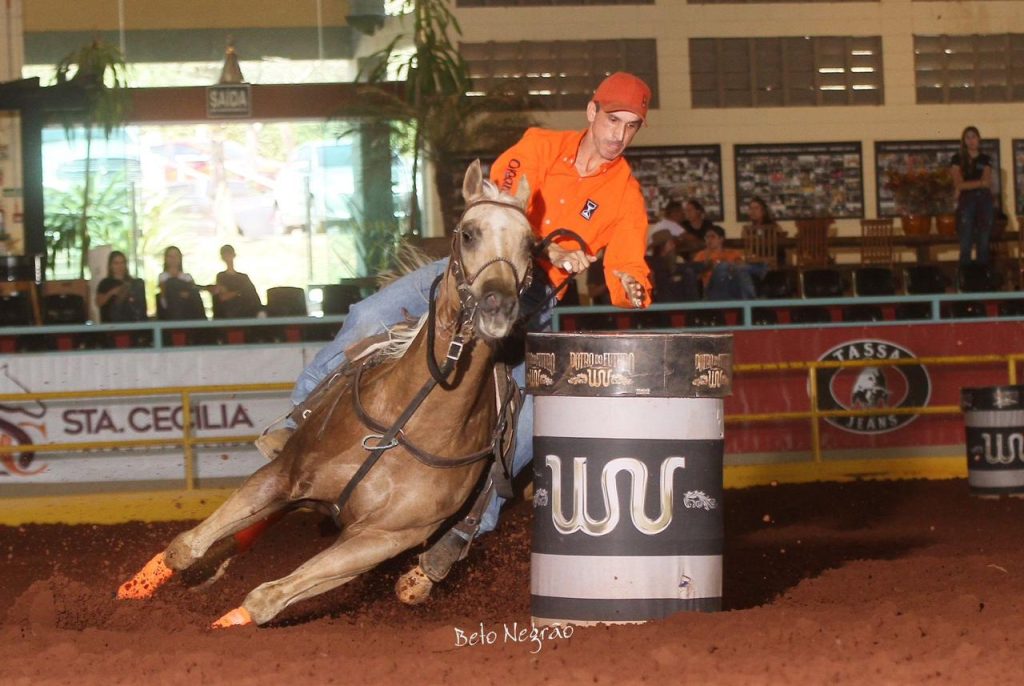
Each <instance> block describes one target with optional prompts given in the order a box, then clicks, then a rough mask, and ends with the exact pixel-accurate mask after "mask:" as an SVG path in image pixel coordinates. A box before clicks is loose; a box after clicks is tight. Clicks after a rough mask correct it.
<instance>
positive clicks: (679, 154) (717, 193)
mask: <svg viewBox="0 0 1024 686" xmlns="http://www.w3.org/2000/svg"><path fill="white" fill-rule="evenodd" d="M626 159H627V160H629V165H630V166H631V167H632V168H633V175H634V176H636V179H637V181H639V182H640V188H641V190H642V192H643V194H644V204H645V205H646V206H647V219H648V221H650V222H651V223H653V222H656V221H658V219H659V218H660V217H661V213H662V210H663V209H664V208H665V205H666V204H668V202H669V201H671V200H678V201H679V202H686V201H687V200H698V201H700V203H701V204H702V205H703V206H704V213H705V214H706V215H707V217H708V219H710V220H711V221H715V222H720V221H722V219H724V217H725V214H724V204H725V203H724V201H723V199H722V148H721V146H718V145H670V146H659V147H636V148H629V149H628V150H626Z"/></svg>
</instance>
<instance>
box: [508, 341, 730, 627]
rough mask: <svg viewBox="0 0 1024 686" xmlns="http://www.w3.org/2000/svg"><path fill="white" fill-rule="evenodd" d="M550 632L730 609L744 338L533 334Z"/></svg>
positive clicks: (542, 576)
mask: <svg viewBox="0 0 1024 686" xmlns="http://www.w3.org/2000/svg"><path fill="white" fill-rule="evenodd" d="M526 379H527V391H528V392H529V393H531V394H533V396H534V403H533V417H534V420H533V422H534V423H533V465H534V482H533V483H534V497H533V507H534V510H533V513H534V517H533V521H534V528H533V550H532V559H531V598H532V599H531V604H532V614H533V620H534V623H535V624H537V625H547V624H558V623H573V624H585V623H595V622H607V623H612V622H642V621H647V620H652V619H659V618H662V617H665V616H667V615H670V614H672V613H675V612H679V611H684V610H696V611H713V610H718V609H720V608H721V602H722V538H723V531H722V456H723V436H724V434H723V407H722V405H723V400H722V398H723V397H724V396H726V395H728V394H729V393H730V389H731V386H732V336H729V335H721V334H719V335H700V334H683V333H679V334H676V333H636V334H634V333H629V334H619V333H585V334H574V333H531V334H529V336H528V340H527V353H526Z"/></svg>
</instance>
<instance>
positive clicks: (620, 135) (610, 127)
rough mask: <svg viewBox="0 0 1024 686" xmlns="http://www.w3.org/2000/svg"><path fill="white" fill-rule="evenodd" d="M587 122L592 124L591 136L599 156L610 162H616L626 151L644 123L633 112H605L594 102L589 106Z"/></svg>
mask: <svg viewBox="0 0 1024 686" xmlns="http://www.w3.org/2000/svg"><path fill="white" fill-rule="evenodd" d="M587 121H589V122H590V136H591V138H592V139H593V141H594V146H595V147H596V148H597V153H598V155H600V156H601V158H602V159H605V160H607V161H608V162H613V161H615V160H616V159H617V158H618V157H619V156H620V155H622V153H624V152H625V151H626V148H628V147H629V144H630V143H632V142H633V136H635V135H636V132H637V131H639V130H640V126H641V125H643V123H644V120H643V119H641V118H640V116H639V115H636V114H633V113H632V112H627V111H625V110H620V111H618V112H605V111H604V110H601V109H599V108H598V107H597V103H594V102H591V103H590V105H588V106H587Z"/></svg>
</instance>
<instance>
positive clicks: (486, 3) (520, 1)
mask: <svg viewBox="0 0 1024 686" xmlns="http://www.w3.org/2000/svg"><path fill="white" fill-rule="evenodd" d="M851 1H852V0H851ZM653 4H654V0H457V2H456V3H455V6H456V7H460V8H461V7H562V6H565V7H568V6H570V5H653Z"/></svg>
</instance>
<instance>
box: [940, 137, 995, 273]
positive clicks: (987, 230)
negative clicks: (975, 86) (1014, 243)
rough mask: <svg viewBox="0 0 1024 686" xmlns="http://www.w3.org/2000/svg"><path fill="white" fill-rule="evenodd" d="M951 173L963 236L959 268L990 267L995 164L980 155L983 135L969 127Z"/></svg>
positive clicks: (981, 153)
mask: <svg viewBox="0 0 1024 686" xmlns="http://www.w3.org/2000/svg"><path fill="white" fill-rule="evenodd" d="M950 165H951V169H950V173H951V174H952V176H953V187H954V188H955V189H956V193H957V206H956V229H957V234H958V235H959V236H960V264H969V263H970V261H971V247H972V246H976V250H977V254H976V256H975V260H976V261H977V262H978V264H988V261H989V253H988V242H989V237H990V236H991V235H992V220H993V213H994V207H993V202H992V160H991V159H990V158H989V156H988V155H986V154H985V153H983V152H982V151H981V134H980V133H978V129H977V128H976V127H974V126H968V127H967V128H966V129H964V132H963V133H962V134H961V135H960V152H958V153H956V154H955V155H953V159H952V160H950Z"/></svg>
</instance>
